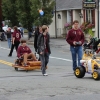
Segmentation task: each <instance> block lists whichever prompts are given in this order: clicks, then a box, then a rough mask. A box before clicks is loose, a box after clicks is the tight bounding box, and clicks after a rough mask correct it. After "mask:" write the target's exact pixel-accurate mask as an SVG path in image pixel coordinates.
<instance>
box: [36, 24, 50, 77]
mask: <svg viewBox="0 0 100 100" xmlns="http://www.w3.org/2000/svg"><path fill="white" fill-rule="evenodd" d="M42 31H43V33H41V34H40V35H39V37H38V41H37V53H38V54H39V57H40V61H41V64H42V65H41V70H42V74H43V76H47V75H48V74H47V73H46V66H47V64H48V62H49V55H50V54H51V50H50V44H49V43H50V36H49V34H48V28H47V26H46V25H43V26H42Z"/></svg>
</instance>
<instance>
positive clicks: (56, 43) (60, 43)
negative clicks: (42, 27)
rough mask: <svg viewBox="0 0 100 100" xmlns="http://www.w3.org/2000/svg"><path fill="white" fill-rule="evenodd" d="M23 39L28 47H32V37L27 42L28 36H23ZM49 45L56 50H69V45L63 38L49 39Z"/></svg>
mask: <svg viewBox="0 0 100 100" xmlns="http://www.w3.org/2000/svg"><path fill="white" fill-rule="evenodd" d="M24 38H25V39H26V40H27V41H28V42H27V43H28V44H29V45H34V37H32V38H31V39H30V40H28V35H24ZM50 45H51V46H52V47H55V48H56V47H57V48H62V47H64V48H69V44H68V43H67V42H66V39H64V38H57V39H55V38H51V39H50Z"/></svg>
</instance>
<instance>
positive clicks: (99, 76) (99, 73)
mask: <svg viewBox="0 0 100 100" xmlns="http://www.w3.org/2000/svg"><path fill="white" fill-rule="evenodd" d="M95 73H96V74H97V76H96V75H94V74H95ZM92 77H93V79H94V80H100V70H95V71H94V72H93V73H92Z"/></svg>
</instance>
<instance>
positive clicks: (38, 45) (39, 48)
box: [37, 34, 43, 54]
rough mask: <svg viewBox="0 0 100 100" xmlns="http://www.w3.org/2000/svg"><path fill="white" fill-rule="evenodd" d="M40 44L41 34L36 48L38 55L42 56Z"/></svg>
mask: <svg viewBox="0 0 100 100" xmlns="http://www.w3.org/2000/svg"><path fill="white" fill-rule="evenodd" d="M40 44H41V34H40V35H39V36H38V40H37V48H38V51H39V53H40V54H42V53H43V51H42V50H41V47H40Z"/></svg>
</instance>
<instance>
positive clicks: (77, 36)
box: [66, 20, 84, 71]
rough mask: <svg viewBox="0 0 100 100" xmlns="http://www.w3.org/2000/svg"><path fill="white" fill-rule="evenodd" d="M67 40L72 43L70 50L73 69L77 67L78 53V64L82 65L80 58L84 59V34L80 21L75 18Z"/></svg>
mask: <svg viewBox="0 0 100 100" xmlns="http://www.w3.org/2000/svg"><path fill="white" fill-rule="evenodd" d="M66 41H67V42H68V43H69V44H70V51H71V54H72V60H73V71H74V70H75V68H76V67H77V55H78V66H80V65H81V64H80V60H81V59H82V44H83V42H84V34H83V32H82V31H81V30H80V28H79V22H78V21H77V20H75V21H74V22H73V28H72V29H71V30H69V32H68V34H67V37H66Z"/></svg>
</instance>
